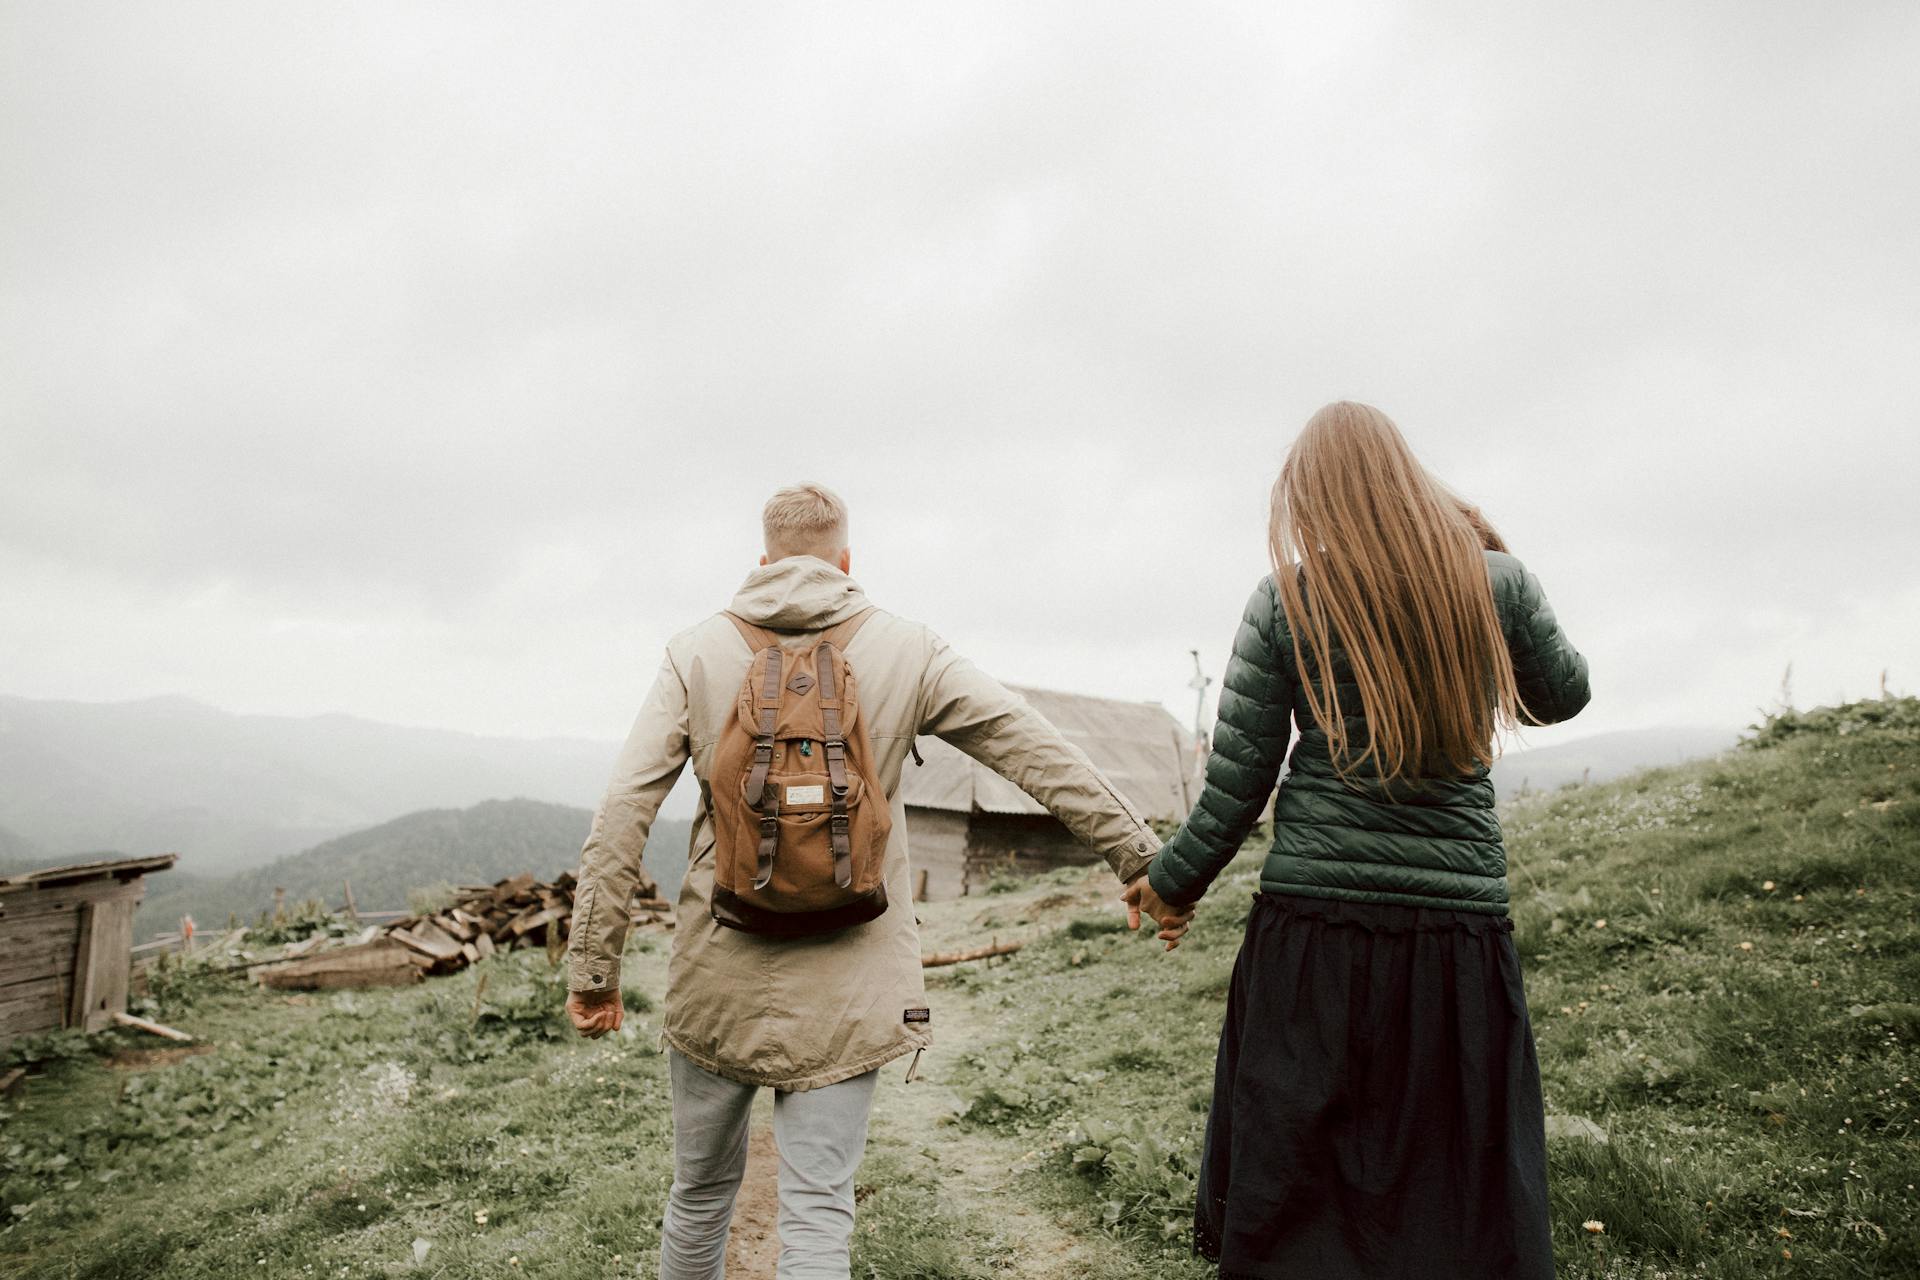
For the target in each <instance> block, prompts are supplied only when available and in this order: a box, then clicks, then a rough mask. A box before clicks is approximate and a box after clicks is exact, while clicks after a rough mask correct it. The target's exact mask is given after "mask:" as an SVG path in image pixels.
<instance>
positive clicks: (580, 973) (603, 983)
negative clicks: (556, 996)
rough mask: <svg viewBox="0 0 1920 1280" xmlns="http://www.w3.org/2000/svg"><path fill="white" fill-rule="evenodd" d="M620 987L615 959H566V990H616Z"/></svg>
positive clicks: (618, 967) (618, 965)
mask: <svg viewBox="0 0 1920 1280" xmlns="http://www.w3.org/2000/svg"><path fill="white" fill-rule="evenodd" d="M619 989H620V963H619V961H617V960H568V961H567V990H569V991H617V990H619Z"/></svg>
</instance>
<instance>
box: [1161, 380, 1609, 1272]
mask: <svg viewBox="0 0 1920 1280" xmlns="http://www.w3.org/2000/svg"><path fill="white" fill-rule="evenodd" d="M1271 550H1272V555H1273V562H1274V573H1273V576H1271V577H1269V578H1267V579H1265V580H1263V581H1262V582H1261V583H1260V585H1259V587H1258V588H1256V589H1255V591H1254V593H1253V598H1252V599H1251V600H1250V601H1249V602H1248V604H1247V611H1246V616H1245V618H1244V619H1243V621H1242V622H1241V624H1240V629H1239V632H1238V634H1237V635H1235V637H1234V641H1233V657H1232V660H1231V662H1230V663H1229V665H1228V667H1227V674H1226V680H1225V683H1224V685H1223V687H1222V691H1221V695H1220V718H1219V723H1218V726H1217V727H1216V729H1215V731H1214V740H1213V754H1212V757H1211V758H1210V759H1209V761H1208V763H1207V784H1206V788H1205V791H1204V792H1203V793H1202V795H1201V797H1200V800H1199V803H1198V804H1197V805H1196V806H1195V808H1194V810H1193V813H1192V815H1191V816H1190V817H1188V819H1187V821H1186V824H1185V825H1184V826H1183V827H1182V828H1181V829H1180V832H1179V834H1177V835H1176V836H1175V837H1174V838H1173V840H1172V841H1171V842H1170V843H1169V844H1168V845H1167V846H1166V847H1165V848H1164V849H1163V850H1161V852H1160V853H1159V855H1158V856H1157V857H1156V858H1155V859H1154V862H1153V865H1152V868H1151V870H1150V872H1149V874H1148V880H1149V882H1150V884H1151V887H1152V889H1153V891H1154V892H1155V893H1157V894H1158V895H1159V896H1160V897H1161V898H1164V899H1165V900H1166V901H1167V902H1168V903H1170V904H1173V905H1174V906H1176V907H1178V906H1181V905H1191V904H1192V903H1194V902H1196V901H1197V900H1198V899H1199V898H1200V896H1201V895H1202V894H1204V893H1205V892H1206V891H1207V886H1208V885H1209V884H1211V883H1212V881H1213V879H1214V878H1215V877H1216V876H1217V875H1219V873H1220V871H1221V870H1222V869H1223V868H1224V867H1225V866H1226V865H1227V863H1228V862H1229V861H1231V860H1232V858H1233V856H1234V854H1235V853H1236V852H1237V851H1238V850H1239V848H1240V845H1241V842H1242V841H1244V840H1245V839H1246V838H1247V835H1248V833H1249V832H1250V831H1251V830H1252V829H1253V826H1254V823H1255V822H1256V821H1258V819H1259V817H1260V815H1261V812H1262V811H1263V810H1264V809H1265V808H1266V804H1267V799H1268V797H1269V796H1270V795H1272V794H1273V790H1274V785H1275V782H1276V781H1277V779H1278V777H1279V773H1280V765H1281V761H1282V758H1283V757H1284V756H1286V748H1287V741H1288V737H1289V728H1290V724H1289V722H1290V721H1291V725H1292V726H1296V727H1298V729H1299V731H1300V736H1299V740H1298V742H1297V744H1296V745H1295V746H1294V748H1293V753H1292V756H1291V760H1290V762H1289V763H1290V770H1289V772H1288V775H1287V780H1286V782H1285V784H1284V785H1282V786H1281V787H1280V791H1279V796H1278V797H1277V799H1275V801H1274V810H1273V819H1274V839H1273V847H1272V849H1271V850H1270V851H1269V852H1268V854H1267V858H1266V863H1265V865H1264V867H1263V868H1262V870H1261V873H1260V893H1259V894H1258V895H1257V897H1256V899H1255V905H1254V908H1253V913H1252V916H1251V917H1250V918H1249V920H1248V922H1247V933H1246V940H1245V942H1244V944H1243V946H1242V948H1241V951H1240V956H1239V959H1238V961H1237V962H1236V964H1235V967H1234V974H1233V985H1232V989H1231V993H1230V995H1229V997H1228V1003H1227V1020H1226V1026H1225V1027H1224V1029H1223V1030H1222V1031H1221V1035H1220V1054H1219V1060H1218V1065H1217V1068H1216V1071H1215V1083H1214V1095H1213V1109H1212V1112H1211V1114H1210V1115H1209V1117H1208V1121H1207V1137H1206V1147H1205V1153H1204V1155H1203V1157H1202V1168H1201V1173H1200V1189H1199V1203H1198V1205H1197V1206H1196V1209H1195V1240H1196V1243H1197V1245H1198V1247H1199V1248H1200V1250H1201V1252H1203V1253H1205V1254H1206V1255H1207V1256H1208V1257H1210V1258H1212V1259H1214V1260H1215V1261H1217V1262H1218V1263H1219V1264H1220V1268H1221V1272H1222V1274H1223V1275H1227V1276H1233V1275H1244V1276H1259V1277H1269V1276H1272V1277H1279V1276H1286V1277H1313V1278H1314V1280H1328V1278H1332V1277H1342V1276H1355V1277H1360V1276H1364V1277H1368V1280H1388V1278H1396V1277H1407V1278H1413V1277H1420V1278H1425V1277H1434V1278H1440V1277H1446V1278H1448V1280H1451V1278H1452V1277H1466V1276H1473V1277H1503V1278H1506V1280H1531V1278H1532V1277H1544V1276H1551V1275H1552V1274H1553V1247H1552V1241H1551V1239H1550V1237H1549V1230H1548V1224H1547V1186H1546V1137H1545V1133H1544V1132H1543V1127H1544V1117H1543V1115H1542V1110H1541V1098H1540V1070H1539V1064H1538V1061H1537V1060H1536V1059H1535V1057H1534V1047H1533V1031H1532V1027H1531V1026H1530V1025H1529V1023H1528V1021H1527V1006H1526V999H1525V996H1524V994H1523V992H1522V990H1521V985H1520V965H1519V960H1518V957H1517V956H1516V954H1515V952H1514V948H1513V939H1512V923H1511V921H1509V920H1508V918H1507V882H1506V855H1505V851H1504V850H1503V848H1502V846H1501V840H1500V824H1499V820H1498V819H1497V818H1496V817H1495V816H1494V809H1493V804H1494V795H1493V787H1492V784H1491V783H1490V782H1489V781H1488V779H1487V768H1488V766H1489V765H1490V764H1491V763H1492V762H1493V758H1494V755H1495V751H1494V739H1495V736H1496V734H1497V732H1498V731H1499V730H1500V729H1502V728H1504V727H1510V726H1513V725H1516V724H1517V723H1519V722H1520V721H1521V720H1522V719H1524V720H1526V721H1527V722H1528V723H1535V724H1549V723H1553V722H1555V721H1559V720H1565V719H1567V718H1569V717H1571V716H1572V715H1574V714H1575V713H1576V712H1578V711H1579V710H1580V708H1581V707H1583V706H1585V705H1586V702H1587V664H1586V661H1585V659H1583V658H1582V657H1581V656H1580V655H1579V653H1577V652H1576V651H1575V650H1574V648H1573V647H1572V646H1571V645H1570V644H1569V643H1568V642H1567V640H1566V637H1565V636H1563V635H1562V634H1561V631H1560V628H1559V626H1558V624H1557V623H1556V622H1555V621H1554V616H1553V612H1552V610H1550V609H1549V608H1548V607H1547V603H1546V600H1545V598H1544V597H1543V596H1542V595H1541V592H1540V584H1539V583H1538V582H1537V581H1536V580H1535V579H1534V577H1533V575H1532V574H1530V573H1528V572H1527V571H1526V569H1525V568H1523V567H1522V566H1521V564H1520V562H1519V561H1518V560H1516V559H1514V558H1513V557H1512V556H1510V555H1508V554H1506V553H1505V548H1504V546H1503V545H1502V544H1501V542H1500V538H1499V535H1498V534H1496V533H1495V532H1494V531H1493V530H1492V528H1491V527H1490V526H1488V525H1487V524H1486V523H1485V521H1483V520H1482V519H1481V518H1480V514H1479V512H1478V511H1477V510H1475V509H1473V508H1471V507H1469V506H1467V505H1466V504H1464V503H1462V502H1461V501H1460V500H1459V499H1457V498H1455V497H1454V496H1453V495H1452V494H1451V493H1449V492H1448V491H1447V489H1446V488H1445V487H1444V486H1442V485H1441V484H1440V483H1439V482H1438V481H1437V480H1435V479H1434V478H1433V477H1432V476H1431V475H1429V474H1428V473H1427V471H1426V470H1425V469H1424V468H1423V467H1422V466H1421V465H1420V463H1419V462H1418V461H1417V460H1416V459H1415V458H1414V456H1413V454H1412V452H1411V451H1410V450H1409V449H1408V448H1407V444H1406V441H1405V440H1404V439H1403V438H1402V437H1401V435H1400V432H1399V430H1398V429H1397V428H1396V427H1395V426H1394V425H1393V423H1392V422H1391V421H1390V420H1389V419H1388V418H1387V416H1386V415H1385V414H1383V413H1381V412H1380V411H1379V410H1377V409H1373V408H1369V407H1368V406H1366V405H1359V404H1349V403H1340V404H1333V405H1329V406H1327V407H1326V408H1324V409H1322V410H1321V411H1320V412H1319V413H1317V414H1315V415H1314V416H1313V419H1312V420H1311V421H1310V422H1308V423H1307V426H1306V429H1305V430H1304V431H1302V432H1301V434H1300V438H1299V439H1298V440H1297V441H1295V442H1294V445H1293V448H1292V451H1291V452H1290V453H1289V454H1288V457H1287V461H1286V465H1285V466H1284V467H1283V468H1282V469H1281V472H1280V479H1279V481H1278V482H1277V483H1276V484H1275V485H1274V488H1273V511H1272V525H1271Z"/></svg>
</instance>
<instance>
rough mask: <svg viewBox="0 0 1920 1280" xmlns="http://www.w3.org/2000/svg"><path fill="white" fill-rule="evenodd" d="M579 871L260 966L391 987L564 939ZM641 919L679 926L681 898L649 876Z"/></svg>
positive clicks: (338, 983) (320, 979)
mask: <svg viewBox="0 0 1920 1280" xmlns="http://www.w3.org/2000/svg"><path fill="white" fill-rule="evenodd" d="M574 883H575V882H574V877H573V875H572V874H571V873H565V874H562V875H561V876H560V877H559V878H558V879H556V880H552V881H546V882H542V881H538V880H535V879H534V878H533V875H532V873H531V872H528V873H525V874H522V875H517V876H513V877H511V878H509V879H506V880H501V881H499V882H498V883H496V884H490V885H467V886H463V887H461V888H459V889H457V890H455V899H454V903H453V905H452V906H450V907H448V908H447V909H446V910H444V911H437V912H435V913H433V914H432V915H425V916H407V917H405V918H404V919H400V920H395V921H393V922H392V923H390V924H386V925H375V926H371V927H369V928H368V929H367V930H366V931H365V932H364V933H362V934H361V935H360V936H359V937H358V938H356V939H354V940H353V941H352V942H351V943H349V944H347V945H345V946H339V947H334V948H331V949H324V944H320V945H319V946H316V947H314V948H313V949H311V950H296V949H291V948H290V949H289V953H288V955H287V957H286V962H285V963H281V964H274V965H269V966H265V967H262V968H260V969H257V970H255V975H256V978H257V980H258V981H259V982H260V983H261V985H263V986H268V987H284V988H293V989H297V990H303V991H316V990H327V989H335V988H342V987H390V986H403V985H405V984H407V983H410V982H418V981H420V980H421V979H422V978H423V977H425V976H427V975H428V974H442V973H454V972H457V971H459V970H461V969H464V968H466V967H467V966H468V965H470V964H473V963H475V962H476V961H480V960H484V959H486V958H487V957H488V956H490V955H492V954H493V953H494V952H496V951H501V950H505V949H508V948H512V947H528V946H532V947H548V948H550V949H558V948H559V947H560V946H562V945H564V943H565V941H566V936H567V927H568V924H569V923H570V922H571V920H572V918H573V890H574ZM631 911H632V917H633V922H634V923H635V924H636V925H660V926H662V927H664V928H668V929H671V928H672V927H673V904H672V903H670V902H668V901H667V900H666V899H664V898H662V897H661V896H660V886H659V885H657V884H656V883H654V881H653V880H652V879H651V878H650V877H648V876H646V875H644V874H643V875H642V876H641V882H640V886H639V888H638V889H637V890H636V891H635V894H634V898H633V903H632V906H631Z"/></svg>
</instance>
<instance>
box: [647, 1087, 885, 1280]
mask: <svg viewBox="0 0 1920 1280" xmlns="http://www.w3.org/2000/svg"><path fill="white" fill-rule="evenodd" d="M668 1071H669V1074H670V1075H671V1077H672V1080H673V1189H672V1190H671V1191H670V1192H668V1194H667V1212H666V1217H665V1219H664V1220H663V1221H662V1223H661V1227H660V1280H721V1277H723V1276H724V1275H725V1274H726V1268H727V1228H728V1226H729V1225H730V1224H731V1223H732V1222H733V1200H734V1195H735V1193H737V1192H738V1191H739V1190H740V1179H741V1176H742V1175H743V1174H744V1173H745V1172H746V1168H747V1118H748V1116H749V1115H750V1114H751V1113H752V1111H753V1095H754V1094H755V1093H757V1092H759V1090H758V1088H757V1087H756V1086H754V1085H750V1084H739V1083H737V1082H735V1081H732V1080H727V1079H724V1078H722V1077H720V1076H716V1075H714V1074H713V1073H712V1072H710V1071H703V1070H701V1069H700V1068H699V1067H696V1066H694V1065H693V1063H691V1062H689V1061H687V1059H686V1058H684V1057H682V1056H681V1055H680V1053H679V1052H678V1051H675V1050H669V1051H668ZM878 1078H879V1072H877V1071H869V1072H867V1073H866V1074H865V1075H863V1076H855V1077H854V1078H853V1079H851V1080H842V1081H841V1082H840V1083H839V1084H833V1085H828V1086H827V1087H826V1088H824V1089H809V1090H806V1091H805V1092H803V1093H781V1092H778V1091H776V1092H775V1093H774V1095H773V1140H774V1143H775V1144H776V1145H777V1146H778V1147H779V1148H780V1271H779V1280H847V1242H848V1241H849V1240H850V1239H852V1237H853V1174H854V1170H856V1169H858V1168H859V1167H860V1155H861V1153H862V1152H863V1151H864V1150H865V1149H866V1145H867V1113H868V1112H869V1111H870V1110H871V1109H872V1107H873V1085H874V1081H875V1080H876V1079H878Z"/></svg>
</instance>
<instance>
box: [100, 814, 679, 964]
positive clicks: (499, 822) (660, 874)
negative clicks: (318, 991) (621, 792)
mask: <svg viewBox="0 0 1920 1280" xmlns="http://www.w3.org/2000/svg"><path fill="white" fill-rule="evenodd" d="M592 821H593V814H592V813H591V812H590V811H589V810H586V809H578V808H573V807H570V806H568V805H559V804H547V803H544V802H542V801H538V800H488V801H484V802H483V803H480V804H477V805H474V806H472V807H471V808H467V809H429V810H425V811H422V812H419V813H410V814H407V815H405V816H404V817H400V818H396V819H394V820H393V821H391V822H383V823H381V824H380V825H379V826H376V827H370V828H368V829H367V830H364V831H356V832H354V833H352V834H351V835H345V836H340V837H337V838H336V839H333V840H328V841H325V842H324V843H321V844H317V845H315V846H314V847H313V848H311V849H308V850H306V851H304V852H302V853H297V854H294V855H292V856H291V857H286V858H281V859H279V860H277V861H275V862H270V863H268V864H267V865H266V866H263V867H254V868H252V869H251V870H247V871H242V872H240V873H238V874H237V875H232V876H228V877H224V878H209V877H207V876H202V875H194V874H192V873H190V872H187V873H183V872H180V871H177V870H176V871H167V872H163V873H161V874H159V875H156V876H152V877H150V878H149V879H148V881H147V897H146V901H145V902H143V903H142V904H141V907H140V911H139V914H138V916H137V917H136V919H135V929H136V931H137V932H138V934H139V935H140V936H141V937H142V938H145V937H149V936H151V935H153V934H156V933H163V932H166V931H168V930H171V929H172V928H174V926H175V925H176V924H177V922H178V921H179V918H180V917H181V916H183V915H191V916H192V917H193V918H194V920H195V921H196V922H197V923H198V924H199V925H200V926H201V927H202V928H205V929H216V928H222V927H224V926H225V925H226V923H227V921H228V919H229V917H234V918H237V919H238V920H239V921H240V922H241V923H251V922H252V921H253V920H254V919H255V918H256V917H257V916H258V915H259V914H260V913H261V912H262V911H267V910H270V909H271V908H272V906H273V901H274V890H275V889H283V890H285V893H286V902H287V905H288V906H289V907H290V908H291V907H295V906H297V905H299V904H300V903H302V902H304V901H306V900H308V899H318V900H320V901H322V902H325V903H326V904H327V905H329V906H331V907H335V908H338V907H340V906H342V905H343V904H344V900H345V896H346V890H345V885H346V883H347V882H348V881H351V882H352V884H353V897H354V903H355V905H356V906H357V907H359V908H360V909H362V910H365V911H388V910H404V909H405V908H406V907H407V895H408V892H409V891H410V890H413V889H423V888H432V887H436V886H440V885H449V886H451V885H460V884H487V883H490V882H492V881H494V880H499V879H501V878H503V877H505V876H511V875H518V874H519V873H520V872H522V871H531V872H533V873H534V874H535V875H536V876H539V877H540V878H541V879H543V880H547V879H552V878H553V877H554V876H555V875H557V874H559V873H560V872H562V871H570V870H572V869H573V868H574V867H575V866H577V865H578V863H579V860H580V845H581V842H582V841H584V840H585V839H586V837H587V828H588V826H589V825H590V824H591V823H592ZM690 825H691V824H689V823H686V822H676V821H661V822H658V823H656V824H655V826H654V831H653V835H652V837H651V838H650V839H649V840H648V842H647V854H646V866H647V871H648V873H649V874H650V875H652V876H653V878H654V879H655V880H658V881H659V882H660V884H661V886H662V888H663V889H664V890H665V891H666V892H667V893H668V894H669V895H672V894H677V893H678V892H679V889H680V879H681V876H682V875H684V874H685V870H686V857H687V852H686V850H687V836H688V830H689V827H690Z"/></svg>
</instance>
